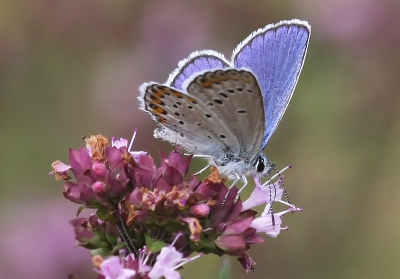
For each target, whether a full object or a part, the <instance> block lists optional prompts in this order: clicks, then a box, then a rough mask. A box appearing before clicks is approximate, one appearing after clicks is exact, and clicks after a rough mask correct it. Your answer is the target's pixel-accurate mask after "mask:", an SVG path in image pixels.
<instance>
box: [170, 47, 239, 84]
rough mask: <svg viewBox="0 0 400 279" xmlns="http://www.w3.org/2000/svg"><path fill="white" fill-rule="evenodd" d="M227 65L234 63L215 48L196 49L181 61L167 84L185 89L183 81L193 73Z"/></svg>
mask: <svg viewBox="0 0 400 279" xmlns="http://www.w3.org/2000/svg"><path fill="white" fill-rule="evenodd" d="M226 67H232V65H230V63H229V62H228V61H227V60H226V59H225V57H224V56H223V55H222V54H221V53H218V52H216V51H213V50H203V51H196V52H193V53H192V54H190V55H189V57H188V58H186V59H184V60H182V61H180V62H179V64H178V68H177V69H175V70H174V71H173V72H172V73H171V74H170V75H169V78H168V80H167V82H166V83H165V84H166V85H168V86H171V87H174V88H176V89H179V90H183V89H184V88H183V87H182V85H183V83H184V82H185V81H186V80H187V79H188V78H189V77H191V76H192V75H193V74H195V73H198V72H203V71H205V70H214V69H222V68H226Z"/></svg>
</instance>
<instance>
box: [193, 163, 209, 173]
mask: <svg viewBox="0 0 400 279" xmlns="http://www.w3.org/2000/svg"><path fill="white" fill-rule="evenodd" d="M209 167H210V165H207V166H205V167H204V168H202V169H201V170H199V171H198V172H196V173H195V174H193V175H199V174H200V173H202V172H204V171H205V170H206V169H208V168H209Z"/></svg>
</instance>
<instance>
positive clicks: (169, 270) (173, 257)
mask: <svg viewBox="0 0 400 279" xmlns="http://www.w3.org/2000/svg"><path fill="white" fill-rule="evenodd" d="M179 236H180V235H178V236H177V237H176V238H175V240H174V242H173V243H172V244H171V245H170V246H168V247H164V248H162V249H161V252H160V254H159V255H158V256H157V261H156V263H155V264H154V266H153V268H152V270H151V271H150V272H149V274H148V276H149V277H150V278H151V279H158V278H161V277H165V279H179V278H181V276H180V274H179V272H178V271H176V270H177V269H178V268H180V267H181V266H183V265H184V264H186V263H188V262H190V261H192V260H194V259H197V258H199V257H201V256H202V254H200V255H198V256H195V257H193V258H185V257H183V254H182V253H180V252H178V251H176V249H175V247H174V246H173V245H174V243H175V241H176V240H177V239H178V238H179Z"/></svg>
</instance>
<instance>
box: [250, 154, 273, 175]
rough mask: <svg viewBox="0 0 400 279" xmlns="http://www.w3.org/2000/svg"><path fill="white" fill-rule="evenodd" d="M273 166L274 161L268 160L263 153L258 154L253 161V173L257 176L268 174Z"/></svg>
mask: <svg viewBox="0 0 400 279" xmlns="http://www.w3.org/2000/svg"><path fill="white" fill-rule="evenodd" d="M275 168H276V166H275V163H274V162H272V161H270V160H269V159H268V158H267V156H265V155H264V154H263V153H260V154H259V155H258V157H257V158H256V160H255V163H254V169H255V173H257V174H258V175H259V176H270V175H271V172H272V171H273V170H274V169H275Z"/></svg>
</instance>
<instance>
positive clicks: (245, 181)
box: [235, 175, 248, 203]
mask: <svg viewBox="0 0 400 279" xmlns="http://www.w3.org/2000/svg"><path fill="white" fill-rule="evenodd" d="M240 180H242V181H243V186H242V187H241V188H240V189H239V191H238V192H237V194H236V198H235V203H236V202H237V201H238V199H239V197H240V193H241V192H242V191H243V190H244V188H246V186H247V184H248V182H247V178H246V176H244V175H242V176H241V177H240Z"/></svg>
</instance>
